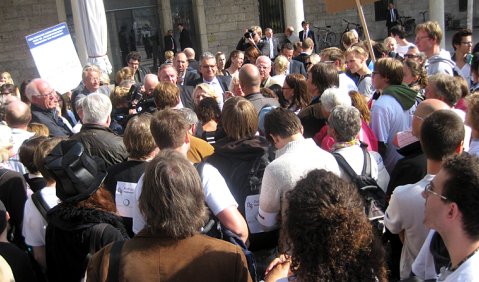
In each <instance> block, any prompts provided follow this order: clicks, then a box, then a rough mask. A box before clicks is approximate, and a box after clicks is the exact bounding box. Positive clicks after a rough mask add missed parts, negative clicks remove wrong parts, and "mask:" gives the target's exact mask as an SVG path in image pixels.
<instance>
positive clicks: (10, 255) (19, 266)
mask: <svg viewBox="0 0 479 282" xmlns="http://www.w3.org/2000/svg"><path fill="white" fill-rule="evenodd" d="M0 256H2V257H3V258H4V259H5V261H6V262H7V263H8V264H9V265H10V268H11V269H12V272H13V277H14V278H15V281H16V282H23V281H25V282H31V281H36V278H35V274H34V272H33V267H32V264H31V263H30V259H29V257H28V255H27V253H25V252H23V251H22V250H20V249H19V248H18V247H17V246H15V245H14V244H11V243H5V242H0Z"/></svg>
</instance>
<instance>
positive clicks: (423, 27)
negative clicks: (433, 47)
mask: <svg viewBox="0 0 479 282" xmlns="http://www.w3.org/2000/svg"><path fill="white" fill-rule="evenodd" d="M418 31H424V32H425V33H427V36H429V38H432V39H435V40H436V43H437V44H439V43H441V40H442V36H443V33H442V30H441V27H440V26H439V23H438V22H436V21H428V22H425V23H422V24H418V25H417V26H416V33H417V32H418Z"/></svg>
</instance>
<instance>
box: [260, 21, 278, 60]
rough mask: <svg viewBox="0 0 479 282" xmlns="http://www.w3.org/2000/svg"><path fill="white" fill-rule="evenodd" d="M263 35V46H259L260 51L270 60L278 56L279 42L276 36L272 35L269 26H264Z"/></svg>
mask: <svg viewBox="0 0 479 282" xmlns="http://www.w3.org/2000/svg"><path fill="white" fill-rule="evenodd" d="M264 34H265V37H264V39H263V43H264V44H263V47H262V48H261V53H262V54H263V55H264V56H268V57H269V58H270V59H271V60H274V58H276V56H278V51H279V42H278V38H275V37H273V30H272V29H271V28H269V27H268V28H266V29H265V30H264Z"/></svg>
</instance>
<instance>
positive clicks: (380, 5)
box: [374, 0, 388, 21]
mask: <svg viewBox="0 0 479 282" xmlns="http://www.w3.org/2000/svg"><path fill="white" fill-rule="evenodd" d="M387 11H388V0H381V1H377V2H374V16H375V21H385V20H386V14H387Z"/></svg>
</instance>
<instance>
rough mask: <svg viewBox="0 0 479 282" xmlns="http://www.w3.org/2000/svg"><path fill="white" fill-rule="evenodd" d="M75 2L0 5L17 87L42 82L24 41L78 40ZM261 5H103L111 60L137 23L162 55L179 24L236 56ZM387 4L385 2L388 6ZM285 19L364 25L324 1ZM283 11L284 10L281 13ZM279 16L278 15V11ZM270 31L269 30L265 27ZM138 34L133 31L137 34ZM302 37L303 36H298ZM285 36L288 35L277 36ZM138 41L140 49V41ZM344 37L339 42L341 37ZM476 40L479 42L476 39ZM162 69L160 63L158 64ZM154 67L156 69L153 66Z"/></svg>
mask: <svg viewBox="0 0 479 282" xmlns="http://www.w3.org/2000/svg"><path fill="white" fill-rule="evenodd" d="M69 1H70V0H4V1H0V18H1V19H2V24H1V25H0V50H2V52H0V71H9V72H10V73H11V74H12V76H13V78H14V80H15V82H16V83H17V84H20V82H21V81H23V80H26V79H31V78H33V77H37V76H38V73H37V71H36V67H35V64H34V62H33V59H32V56H31V55H30V52H29V50H28V46H27V44H26V41H25V36H26V35H29V34H32V33H34V32H37V31H39V30H42V29H44V28H47V27H50V26H53V25H55V24H58V23H59V22H64V21H66V22H67V23H68V24H69V27H70V28H73V30H71V31H70V32H71V33H72V34H73V35H74V25H73V23H72V18H71V8H70V7H69V6H70V4H69ZM260 1H264V0H134V1H133V0H104V3H105V9H106V14H107V21H108V30H109V47H108V48H109V51H108V54H109V56H110V59H111V60H112V61H113V62H114V63H113V65H114V67H115V69H117V68H118V67H120V66H121V62H119V61H118V60H117V58H118V57H119V54H120V50H119V44H118V36H117V34H118V31H119V29H120V25H122V24H125V23H127V24H128V25H131V24H132V23H134V26H135V28H139V27H138V26H146V25H148V26H151V28H152V30H151V31H152V33H154V34H157V35H158V39H159V40H158V41H157V42H158V43H159V45H160V46H159V48H160V50H161V46H162V44H163V43H162V42H163V40H162V38H163V35H164V34H166V31H167V30H168V29H174V26H175V24H176V23H178V22H180V21H186V22H187V27H190V28H191V30H190V33H191V34H192V35H193V38H192V39H193V42H194V46H195V49H197V54H199V53H201V52H202V51H207V50H208V51H211V52H212V53H215V52H216V51H223V52H225V53H226V54H228V53H229V52H230V51H232V50H233V49H234V48H235V46H236V43H237V42H238V40H239V39H240V38H241V36H242V35H243V34H244V31H245V29H246V28H247V27H249V26H252V25H260V19H261V16H262V14H261V13H270V12H271V11H261V9H260ZM383 1H385V0H383ZM459 1H463V0H452V1H444V5H445V7H444V8H445V11H446V12H447V13H450V14H451V15H452V17H453V18H454V19H455V20H456V22H455V23H457V24H458V25H459V26H462V27H464V26H465V25H466V23H465V18H466V12H464V11H459ZM277 2H278V3H280V5H282V9H283V10H284V15H282V17H281V18H282V20H283V22H284V26H286V25H293V26H295V27H296V30H298V29H299V27H300V22H301V21H302V20H303V19H307V20H308V21H310V22H311V23H312V25H313V26H321V27H322V26H326V25H331V26H332V30H333V31H334V32H337V33H338V34H339V35H340V34H341V33H342V32H343V30H344V28H345V23H344V22H343V18H344V19H347V20H348V21H351V22H356V23H359V17H358V14H357V12H356V10H355V9H351V10H347V11H344V12H341V13H336V14H328V13H327V12H326V10H325V4H324V1H323V0H319V1H318V0H282V1H281V0H279V1H277ZM395 2H397V3H396V8H397V9H398V10H399V13H400V14H401V15H405V16H412V17H414V18H415V20H416V22H417V23H419V22H422V16H421V15H420V14H419V12H420V11H424V10H428V8H429V1H428V0H401V1H395ZM474 7H475V9H474V25H476V26H477V25H479V20H478V18H479V9H478V7H479V0H474ZM278 9H279V8H278ZM363 9H364V14H365V17H366V21H367V24H368V28H369V31H370V34H371V37H372V38H373V39H382V38H384V37H385V35H386V27H385V21H384V20H382V21H376V14H377V11H376V9H375V5H374V4H367V5H364V7H363ZM273 10H274V9H273ZM264 27H266V26H264ZM132 30H133V29H132ZM298 31H299V30H298ZM274 32H275V33H276V36H280V37H281V36H282V32H283V30H274ZM138 36H139V35H138V34H137V38H138V39H137V41H138V44H139V46H140V47H141V39H139V37H138ZM338 37H339V36H338ZM476 40H477V39H476ZM160 63H161V58H160V60H159V61H158V64H160ZM150 64H151V63H150Z"/></svg>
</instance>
